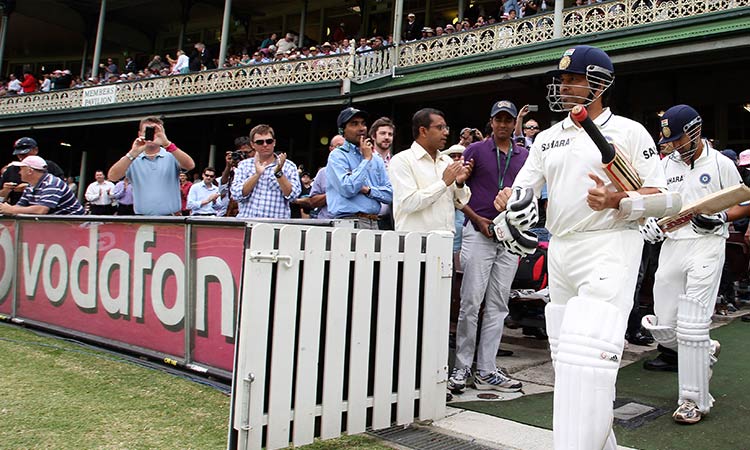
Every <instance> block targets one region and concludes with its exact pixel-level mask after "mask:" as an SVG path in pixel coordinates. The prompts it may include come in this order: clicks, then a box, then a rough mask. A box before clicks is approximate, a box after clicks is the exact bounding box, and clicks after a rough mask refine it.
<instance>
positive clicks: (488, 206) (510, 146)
mask: <svg viewBox="0 0 750 450" xmlns="http://www.w3.org/2000/svg"><path fill="white" fill-rule="evenodd" d="M517 115H518V110H517V109H516V106H515V105H514V104H513V103H512V102H509V101H507V100H501V101H498V102H495V103H493V105H492V108H491V110H490V124H491V126H492V136H491V137H490V138H489V139H486V140H484V141H480V142H476V143H474V144H471V145H470V146H469V147H468V148H467V149H466V151H465V152H464V155H463V156H464V161H472V160H473V161H474V165H473V170H472V172H471V176H470V177H469V178H468V180H467V181H466V184H468V185H469V187H470V188H471V199H470V200H469V202H468V204H467V205H466V206H464V208H463V212H464V214H465V215H466V219H467V220H465V223H464V228H463V230H462V242H461V267H462V268H463V271H464V275H463V281H462V283H461V307H460V310H459V314H458V325H457V328H456V363H455V366H454V368H453V371H452V372H451V376H450V379H449V380H448V388H449V389H450V390H451V391H452V392H453V393H454V394H455V393H461V392H463V390H464V389H465V387H466V383H467V381H469V380H470V379H471V366H472V362H473V361H474V353H475V350H476V354H477V366H476V372H475V373H474V377H473V379H474V386H475V387H476V388H477V389H481V390H489V389H492V390H498V391H503V392H517V391H519V390H521V387H522V384H521V382H520V381H516V380H514V379H512V378H510V376H509V375H508V374H507V373H506V372H505V371H503V370H501V369H498V367H497V365H496V362H495V357H496V356H497V352H498V348H499V346H500V339H501V338H502V336H503V322H504V321H505V317H506V316H507V315H508V299H509V297H510V285H511V282H512V281H513V278H514V276H515V274H516V269H517V268H518V256H517V255H514V254H512V253H510V252H509V251H508V250H506V249H505V248H504V247H503V246H502V245H501V244H500V243H499V242H498V241H497V240H496V239H494V236H493V234H492V232H491V225H492V219H493V218H494V217H495V216H496V215H497V211H496V210H495V207H494V205H493V201H494V199H495V196H496V195H497V192H498V190H500V189H502V188H504V187H508V186H511V185H512V184H513V180H514V179H515V178H516V174H518V171H519V170H520V169H521V167H523V165H524V162H525V161H526V158H527V157H528V155H529V152H528V150H526V148H524V147H523V146H520V145H515V144H514V143H513V140H512V139H511V137H512V135H513V129H514V128H515V124H516V116H517ZM482 303H484V317H483V319H482V329H481V336H480V338H479V345H478V348H477V323H478V319H479V308H480V306H481V305H482Z"/></svg>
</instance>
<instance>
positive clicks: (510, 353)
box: [497, 349, 513, 356]
mask: <svg viewBox="0 0 750 450" xmlns="http://www.w3.org/2000/svg"><path fill="white" fill-rule="evenodd" d="M497 356H513V350H502V349H497Z"/></svg>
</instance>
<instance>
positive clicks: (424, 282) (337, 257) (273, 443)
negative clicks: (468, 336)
mask: <svg viewBox="0 0 750 450" xmlns="http://www.w3.org/2000/svg"><path fill="white" fill-rule="evenodd" d="M451 271H452V238H451V237H450V236H443V235H438V234H430V235H425V234H422V233H410V234H407V235H403V234H399V233H395V232H392V231H387V232H382V233H380V232H376V231H371V230H355V229H346V228H336V229H331V228H323V227H303V226H297V225H285V226H279V225H274V224H255V225H252V229H251V231H250V247H249V249H248V250H246V252H245V263H244V268H243V273H244V275H243V291H242V300H241V306H240V312H239V316H240V319H239V320H240V321H239V324H238V339H239V342H238V344H237V351H236V355H237V357H236V363H235V372H234V376H235V380H234V384H233V386H234V389H233V393H232V405H233V416H234V420H233V423H232V427H233V428H234V429H235V430H236V431H237V433H238V446H237V448H238V449H240V450H249V449H260V448H261V446H264V447H265V448H267V449H269V450H273V449H278V448H286V447H288V446H289V444H290V442H289V440H290V436H292V444H293V445H294V446H300V445H305V444H309V443H311V442H313V440H314V438H315V437H316V436H319V437H321V438H323V439H330V438H335V437H338V436H340V435H341V433H342V429H343V430H345V432H346V433H348V434H355V433H362V432H364V431H365V429H366V428H370V427H371V428H372V429H381V428H386V427H389V426H391V425H393V424H394V423H396V424H409V423H412V422H414V421H415V418H418V419H420V420H431V419H438V418H441V417H443V416H444V415H445V392H446V383H447V377H448V367H447V363H448V322H449V309H450V306H449V305H450V287H451ZM396 348H398V351H396ZM394 386H396V388H395V389H394ZM345 387H346V389H345ZM417 401H418V410H419V413H418V414H416V413H415V411H416V408H417V405H416V404H417ZM394 404H395V412H392V409H393V408H392V407H393V405H394ZM316 430H317V431H316Z"/></svg>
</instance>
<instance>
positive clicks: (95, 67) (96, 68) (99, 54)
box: [91, 0, 107, 77]
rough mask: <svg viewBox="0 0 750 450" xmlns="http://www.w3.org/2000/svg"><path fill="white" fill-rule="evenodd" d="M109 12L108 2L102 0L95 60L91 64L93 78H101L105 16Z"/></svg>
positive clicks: (97, 28)
mask: <svg viewBox="0 0 750 450" xmlns="http://www.w3.org/2000/svg"><path fill="white" fill-rule="evenodd" d="M106 11H107V0H102V5H101V7H100V9H99V25H98V26H97V27H96V45H95V46H94V60H93V62H92V63H91V76H92V77H98V76H99V59H100V58H101V57H102V39H103V38H104V36H103V34H104V16H105V13H106Z"/></svg>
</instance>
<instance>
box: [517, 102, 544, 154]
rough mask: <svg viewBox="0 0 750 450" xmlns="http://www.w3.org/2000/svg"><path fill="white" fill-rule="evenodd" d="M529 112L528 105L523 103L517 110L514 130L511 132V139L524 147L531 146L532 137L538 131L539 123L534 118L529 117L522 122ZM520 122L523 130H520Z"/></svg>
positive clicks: (534, 136)
mask: <svg viewBox="0 0 750 450" xmlns="http://www.w3.org/2000/svg"><path fill="white" fill-rule="evenodd" d="M528 114H529V105H524V107H523V108H521V110H520V111H518V120H517V121H516V130H515V132H514V133H513V139H514V140H515V141H516V142H518V143H519V144H521V145H523V146H524V147H526V148H529V149H530V148H531V144H533V143H534V138H536V135H537V134H538V133H539V123H538V122H537V121H536V120H534V119H529V120H526V121H525V122H524V119H525V118H526V116H527V115H528ZM521 123H523V132H522V130H521Z"/></svg>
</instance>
